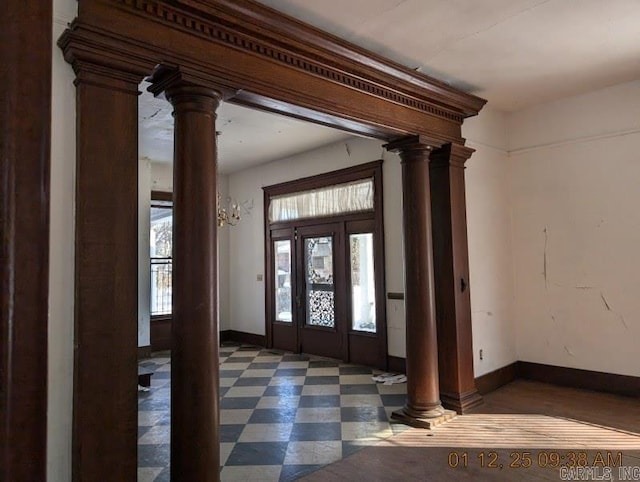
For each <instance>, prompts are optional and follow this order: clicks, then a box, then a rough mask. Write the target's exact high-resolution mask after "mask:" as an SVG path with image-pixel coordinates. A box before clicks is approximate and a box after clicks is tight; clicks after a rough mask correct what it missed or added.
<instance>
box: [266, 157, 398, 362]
mask: <svg viewBox="0 0 640 482" xmlns="http://www.w3.org/2000/svg"><path fill="white" fill-rule="evenodd" d="M264 191H265V202H264V206H265V220H266V223H265V231H266V232H265V240H266V244H265V251H266V261H267V263H266V266H267V272H268V276H267V278H266V344H267V346H268V347H269V348H275V349H281V350H289V351H293V352H296V353H300V352H304V353H310V354H314V355H321V356H326V357H331V358H337V359H340V360H344V361H346V362H351V363H360V364H365V365H369V366H375V367H379V368H382V369H386V368H387V329H386V309H385V308H386V303H385V286H384V284H385V282H384V243H383V232H384V229H383V219H382V161H376V162H372V163H368V164H364V165H361V166H354V167H352V168H347V169H343V170H341V171H334V172H331V173H325V174H321V175H318V176H314V177H311V178H305V179H299V180H297V181H291V182H286V183H282V184H278V185H274V186H268V187H265V188H264Z"/></svg>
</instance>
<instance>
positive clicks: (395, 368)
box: [387, 355, 407, 373]
mask: <svg viewBox="0 0 640 482" xmlns="http://www.w3.org/2000/svg"><path fill="white" fill-rule="evenodd" d="M387 365H388V366H389V371H390V372H395V373H407V360H406V359H405V358H401V357H399V356H392V355H387Z"/></svg>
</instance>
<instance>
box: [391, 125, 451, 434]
mask: <svg viewBox="0 0 640 482" xmlns="http://www.w3.org/2000/svg"><path fill="white" fill-rule="evenodd" d="M386 147H387V149H388V150H391V151H395V152H398V153H399V154H400V158H401V159H402V191H403V233H404V258H405V273H404V276H405V311H406V323H407V358H406V364H407V404H406V406H405V407H404V408H403V409H402V410H401V411H399V412H394V414H393V417H394V418H398V419H400V420H402V421H405V422H406V423H409V424H411V425H416V426H424V427H430V422H429V420H430V419H437V418H439V417H441V416H442V415H444V413H445V411H444V409H443V407H442V405H441V403H440V392H439V386H438V340H437V330H436V311H435V310H436V309H435V291H434V281H433V249H432V234H431V194H430V187H429V186H430V185H429V155H430V154H431V150H432V144H430V143H429V141H428V140H426V139H423V138H422V137H420V136H416V137H411V138H406V139H402V140H400V141H396V142H392V143H390V144H388V145H387V146H386Z"/></svg>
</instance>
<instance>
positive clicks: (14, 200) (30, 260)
mask: <svg viewBox="0 0 640 482" xmlns="http://www.w3.org/2000/svg"><path fill="white" fill-rule="evenodd" d="M51 19H52V11H51V0H44V1H41V2H24V1H22V0H5V1H4V2H3V5H2V15H0V78H1V79H2V94H1V98H2V99H1V100H0V277H1V280H2V281H1V283H2V285H1V286H0V480H12V481H31V480H45V478H46V441H47V435H46V430H47V321H48V295H49V283H48V280H49V170H50V142H51V43H52V40H51V28H52V25H51Z"/></svg>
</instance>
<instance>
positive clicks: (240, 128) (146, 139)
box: [138, 82, 352, 174]
mask: <svg viewBox="0 0 640 482" xmlns="http://www.w3.org/2000/svg"><path fill="white" fill-rule="evenodd" d="M148 85H149V84H147V83H145V82H143V84H142V85H141V89H140V90H141V91H142V92H143V93H142V95H141V96H140V106H139V112H138V124H139V131H138V135H139V156H140V157H141V158H147V159H150V160H151V161H152V162H160V163H171V162H173V117H172V115H171V112H172V109H171V105H170V104H169V102H167V101H166V100H165V99H163V98H154V97H153V95H152V94H151V93H149V92H147V91H146V87H147V86H148ZM217 114H218V118H217V119H216V130H217V131H218V133H219V135H218V165H219V170H220V172H221V173H223V174H230V173H232V172H236V171H240V170H242V169H246V168H248V167H251V166H255V165H258V164H263V163H265V162H269V161H274V160H276V159H283V158H285V157H288V156H292V155H294V154H298V153H300V152H305V151H309V150H312V149H315V148H317V147H321V146H324V145H327V144H332V143H334V142H337V141H340V140H343V139H346V138H350V137H352V136H351V135H349V134H347V133H345V132H342V131H339V130H336V129H331V128H329V127H324V126H320V125H315V124H311V123H309V122H302V121H299V120H295V119H291V118H289V117H284V116H281V115H277V114H270V113H266V112H262V111H257V110H253V109H248V108H246V107H240V106H237V105H233V104H229V103H223V104H221V105H220V107H219V108H218V110H217Z"/></svg>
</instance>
